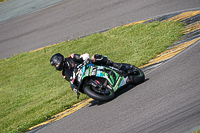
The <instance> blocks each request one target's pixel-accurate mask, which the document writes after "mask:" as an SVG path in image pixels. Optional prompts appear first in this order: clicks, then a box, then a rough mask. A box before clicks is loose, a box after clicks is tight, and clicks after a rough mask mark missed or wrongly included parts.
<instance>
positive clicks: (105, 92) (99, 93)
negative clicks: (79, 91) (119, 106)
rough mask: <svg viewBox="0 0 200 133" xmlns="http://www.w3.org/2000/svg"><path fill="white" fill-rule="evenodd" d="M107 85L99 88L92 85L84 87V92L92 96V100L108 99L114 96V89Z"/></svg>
mask: <svg viewBox="0 0 200 133" xmlns="http://www.w3.org/2000/svg"><path fill="white" fill-rule="evenodd" d="M109 87H110V86H108V85H107V87H106V88H103V89H99V88H95V87H93V86H92V85H90V86H85V87H84V93H85V94H87V95H88V96H89V97H91V98H93V99H94V100H98V101H102V102H105V101H110V100H112V99H113V98H114V96H115V94H114V91H113V90H112V89H111V88H110V89H109Z"/></svg>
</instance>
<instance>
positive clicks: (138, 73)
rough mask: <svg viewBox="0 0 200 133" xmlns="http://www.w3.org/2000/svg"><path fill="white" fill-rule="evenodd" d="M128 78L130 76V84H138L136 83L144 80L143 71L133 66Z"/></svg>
mask: <svg viewBox="0 0 200 133" xmlns="http://www.w3.org/2000/svg"><path fill="white" fill-rule="evenodd" d="M130 78H131V82H132V84H134V85H138V84H140V83H142V82H144V80H145V75H144V72H143V71H142V70H141V69H139V68H137V67H135V66H134V68H133V74H132V75H131V76H130Z"/></svg>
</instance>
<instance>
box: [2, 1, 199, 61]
mask: <svg viewBox="0 0 200 133" xmlns="http://www.w3.org/2000/svg"><path fill="white" fill-rule="evenodd" d="M32 2H34V1H32ZM3 4H4V3H3ZM199 6H200V1H199V0H101V1H99V0H64V1H62V2H60V3H57V4H55V5H54V6H50V7H49V8H47V7H46V8H45V9H44V10H39V11H35V12H34V13H31V14H26V15H23V16H18V17H16V18H13V17H12V18H13V19H9V20H7V21H3V22H1V23H0V46H1V49H0V59H2V58H8V57H11V56H12V55H14V54H16V53H20V52H27V51H30V50H34V49H37V48H41V47H44V46H48V45H52V44H55V43H59V42H61V41H65V40H69V39H74V38H77V37H80V36H85V35H89V34H92V33H95V32H99V31H103V30H107V29H110V28H113V27H116V26H120V25H124V24H127V23H130V22H134V21H138V20H141V19H146V18H149V17H153V16H156V15H161V14H166V13H170V12H175V11H180V10H186V9H191V8H198V7H199ZM30 7H31V8H32V9H33V8H35V9H39V8H38V7H37V6H30ZM21 8H23V6H21ZM11 10H14V9H11ZM22 11H23V10H22ZM1 13H2V12H1Z"/></svg>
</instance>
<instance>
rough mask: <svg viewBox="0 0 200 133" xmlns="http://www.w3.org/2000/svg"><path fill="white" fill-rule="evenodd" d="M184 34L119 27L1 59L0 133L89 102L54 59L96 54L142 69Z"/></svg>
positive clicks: (166, 25) (173, 25)
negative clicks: (73, 87) (53, 62)
mask: <svg viewBox="0 0 200 133" xmlns="http://www.w3.org/2000/svg"><path fill="white" fill-rule="evenodd" d="M183 30H184V28H183V24H181V23H179V22H162V23H160V22H153V23H147V24H137V25H134V26H126V27H118V28H115V29H112V30H110V31H108V32H106V33H96V34H92V35H90V36H86V37H84V38H81V39H75V40H73V41H69V42H68V41H66V42H62V43H60V44H58V45H55V46H52V47H48V48H44V49H43V50H39V51H36V52H28V53H21V54H19V55H15V56H13V57H11V58H9V59H2V60H0V132H25V131H27V130H28V128H29V127H31V126H34V125H36V124H38V123H41V122H43V121H45V120H47V119H49V118H50V117H51V116H52V115H54V114H56V113H58V112H61V111H63V110H66V109H67V108H69V107H70V106H72V105H73V104H74V103H77V102H79V101H81V100H83V99H86V98H88V97H87V96H86V95H83V94H82V95H81V97H80V100H77V99H76V94H75V93H74V92H72V91H71V89H70V87H69V83H68V82H66V81H65V80H64V79H63V78H62V76H61V72H58V71H56V70H54V68H53V67H52V66H51V65H50V63H49V60H50V57H51V56H52V55H53V54H55V53H57V52H60V53H62V54H64V55H65V56H68V55H69V54H71V53H79V54H82V53H86V52H88V53H90V55H93V54H97V53H98V54H103V55H107V56H108V58H110V59H111V60H113V61H115V62H125V63H131V64H133V65H136V66H141V65H143V64H145V63H147V62H148V61H149V60H151V59H152V58H154V57H155V56H156V55H157V54H159V53H161V52H163V51H165V50H166V48H167V47H169V46H171V45H172V42H174V41H176V40H178V38H179V37H180V36H181V35H182V31H183Z"/></svg>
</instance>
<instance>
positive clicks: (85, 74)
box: [73, 60, 145, 102]
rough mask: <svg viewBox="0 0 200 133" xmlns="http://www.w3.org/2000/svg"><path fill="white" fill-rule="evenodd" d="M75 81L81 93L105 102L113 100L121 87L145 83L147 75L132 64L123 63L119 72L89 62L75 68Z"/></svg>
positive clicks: (115, 69)
mask: <svg viewBox="0 0 200 133" xmlns="http://www.w3.org/2000/svg"><path fill="white" fill-rule="evenodd" d="M73 79H74V80H76V82H77V84H78V88H77V90H78V91H79V92H81V93H83V94H86V95H88V96H89V97H91V98H93V99H94V100H97V101H103V102H105V101H110V100H112V99H113V98H114V97H115V92H116V91H117V90H118V89H120V88H121V87H123V86H127V85H131V84H133V85H137V84H140V83H142V82H144V80H145V75H144V73H143V71H142V70H141V69H139V68H138V67H136V66H133V65H130V64H125V63H122V69H120V70H119V69H117V68H114V67H112V66H99V65H95V64H93V63H92V62H91V61H90V60H87V61H85V62H84V63H82V64H79V65H76V66H75V69H74V72H73ZM77 95H78V94H77Z"/></svg>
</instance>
